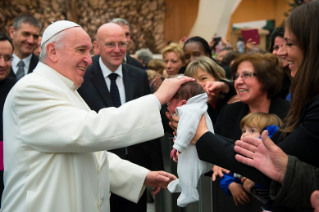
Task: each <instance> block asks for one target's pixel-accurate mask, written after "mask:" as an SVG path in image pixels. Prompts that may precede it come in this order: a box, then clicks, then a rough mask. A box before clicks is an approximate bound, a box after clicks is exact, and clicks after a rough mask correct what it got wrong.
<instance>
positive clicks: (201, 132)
mask: <svg viewBox="0 0 319 212" xmlns="http://www.w3.org/2000/svg"><path fill="white" fill-rule="evenodd" d="M206 132H208V128H207V125H206V118H205V116H204V115H202V118H201V119H200V121H199V124H198V127H197V132H196V134H195V136H194V138H193V140H192V141H191V144H193V145H195V144H196V143H197V141H198V139H199V138H200V137H202V135H204V134H205V133H206Z"/></svg>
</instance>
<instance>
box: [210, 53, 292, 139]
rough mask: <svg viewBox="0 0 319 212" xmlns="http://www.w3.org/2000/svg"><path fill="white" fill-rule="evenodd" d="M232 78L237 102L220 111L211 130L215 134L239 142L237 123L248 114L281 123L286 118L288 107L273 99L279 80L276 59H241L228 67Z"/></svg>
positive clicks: (256, 56)
mask: <svg viewBox="0 0 319 212" xmlns="http://www.w3.org/2000/svg"><path fill="white" fill-rule="evenodd" d="M232 74H233V79H234V86H235V89H236V92H237V94H238V96H239V99H240V102H237V103H234V104H230V105H226V106H225V107H224V108H223V109H222V111H221V113H220V117H219V118H218V119H217V121H216V124H215V126H214V127H215V132H216V133H217V134H220V135H222V136H224V137H226V138H231V139H239V138H240V135H241V130H240V127H239V126H240V120H241V119H242V118H243V117H244V116H245V115H247V114H248V113H253V112H263V113H273V114H276V115H277V116H279V117H280V118H281V119H284V118H285V117H286V115H287V113H288V110H289V108H290V103H289V102H287V101H285V100H282V99H280V98H278V97H276V95H277V94H278V93H279V91H280V89H281V82H282V77H283V72H282V71H281V69H280V65H279V62H278V59H277V58H276V56H274V55H272V54H265V55H262V54H245V55H241V56H240V57H239V58H238V59H237V60H235V62H234V64H233V66H232ZM225 126H227V127H225Z"/></svg>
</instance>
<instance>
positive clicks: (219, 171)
mask: <svg viewBox="0 0 319 212" xmlns="http://www.w3.org/2000/svg"><path fill="white" fill-rule="evenodd" d="M212 171H213V175H212V181H215V180H216V176H217V175H218V176H219V177H224V174H223V172H225V173H226V174H229V173H230V171H229V170H227V169H224V168H222V167H220V166H217V165H214V167H213V168H212Z"/></svg>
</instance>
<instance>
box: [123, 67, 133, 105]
mask: <svg viewBox="0 0 319 212" xmlns="http://www.w3.org/2000/svg"><path fill="white" fill-rule="evenodd" d="M122 73H123V82H124V88H125V100H126V102H128V101H131V100H133V99H134V74H133V73H132V71H131V70H130V68H129V66H128V65H126V64H122Z"/></svg>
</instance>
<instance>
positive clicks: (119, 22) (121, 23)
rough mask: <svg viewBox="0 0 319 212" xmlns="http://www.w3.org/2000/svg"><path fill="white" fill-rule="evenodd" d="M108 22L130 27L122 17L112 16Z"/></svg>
mask: <svg viewBox="0 0 319 212" xmlns="http://www.w3.org/2000/svg"><path fill="white" fill-rule="evenodd" d="M110 23H115V24H118V25H126V26H128V28H129V29H130V24H129V22H128V21H127V20H125V19H123V18H114V19H112V20H111V21H110Z"/></svg>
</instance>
